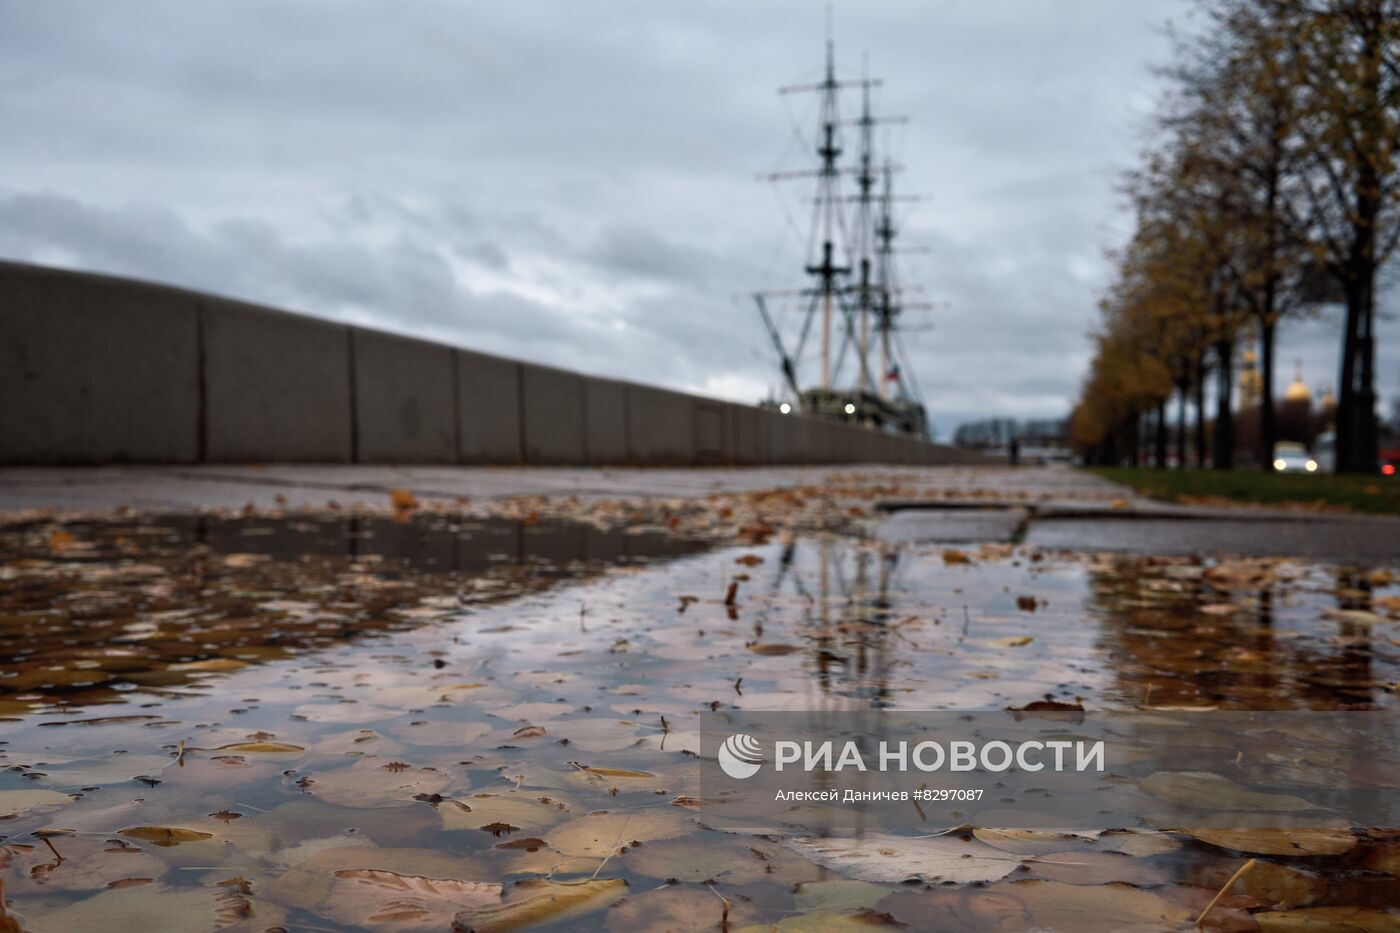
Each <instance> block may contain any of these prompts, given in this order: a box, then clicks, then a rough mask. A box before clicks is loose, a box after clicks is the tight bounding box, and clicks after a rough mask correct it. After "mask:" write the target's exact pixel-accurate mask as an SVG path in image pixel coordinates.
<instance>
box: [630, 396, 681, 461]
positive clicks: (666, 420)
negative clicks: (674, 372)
mask: <svg viewBox="0 0 1400 933" xmlns="http://www.w3.org/2000/svg"><path fill="white" fill-rule="evenodd" d="M694 403H695V399H693V398H692V397H690V396H688V395H682V394H681V393H679V392H668V391H667V390H665V389H653V388H651V387H650V386H640V385H632V384H629V385H628V386H627V418H628V423H627V446H628V449H629V450H630V451H631V455H632V459H633V461H634V462H636V463H677V464H679V463H694V462H695V420H694V410H693V409H694Z"/></svg>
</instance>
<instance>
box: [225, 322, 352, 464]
mask: <svg viewBox="0 0 1400 933" xmlns="http://www.w3.org/2000/svg"><path fill="white" fill-rule="evenodd" d="M201 305H202V315H203V328H202V330H203V336H202V347H203V354H204V392H205V395H204V406H205V414H204V439H205V440H204V451H205V459H207V460H210V461H214V462H223V463H228V462H241V463H246V462H275V461H282V462H297V461H300V462H303V463H305V462H315V463H348V462H350V459H351V457H352V456H353V450H352V430H353V425H352V419H351V401H350V394H351V393H350V333H349V329H348V328H346V327H345V326H343V325H339V324H331V323H328V322H325V321H318V320H315V319H314V318H309V317H304V316H302V315H297V314H285V313H282V312H279V311H269V310H267V309H265V308H259V307H257V306H256V305H249V304H243V303H242V302H237V301H230V300H228V299H224V298H213V297H210V298H204V299H201Z"/></svg>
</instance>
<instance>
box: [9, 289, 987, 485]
mask: <svg viewBox="0 0 1400 933" xmlns="http://www.w3.org/2000/svg"><path fill="white" fill-rule="evenodd" d="M980 459H981V458H980V457H979V456H978V455H976V454H972V453H969V452H966V451H961V450H958V449H956V448H952V447H947V446H944V445H939V444H929V443H925V442H922V441H917V440H910V439H906V438H899V437H894V436H892V435H888V434H883V433H879V432H876V431H871V430H867V429H865V428H859V427H853V426H849V425H842V424H834V423H831V422H826V421H820V420H816V419H812V418H807V417H803V416H799V415H782V414H778V413H777V412H773V411H766V410H763V409H759V408H755V407H751V406H747V405H736V404H732V403H729V402H721V401H716V400H713V399H706V398H699V397H696V396H692V395H685V394H682V393H679V392H671V391H668V390H665V389H658V388H653V387H651V386H644V385H638V384H636V383H630V382H619V381H616V380H612V379H601V378H597V377H593V376H585V375H581V374H579V373H574V372H567V371H565V370H560V369H553V368H551V367H548V366H537V365H534V364H532V363H523V362H518V361H516V360H509V359H504V358H501V357H496V356H488V355H486V354H482V353H475V352H472V351H470V350H462V349H458V348H455V347H450V346H446V345H443V344H438V343H430V342H427V341H423V340H414V339H411V338H408V337H401V336H397V335H394V334H387V333H383V332H380V331H376V330H369V329H367V328H362V327H351V326H348V325H344V324H334V323H330V322H328V321H322V320H318V319H315V318H310V317H305V316H303V315H299V314H291V313H287V312H284V311H276V310H273V309H270V308H263V307H259V306H256V305H251V304H246V303H243V302H239V301H233V300H230V299H227V298H220V297H217V296H213V295H206V294H201V293H198V292H192V291H187V290H184V289H179V288H170V287H167V286H162V285H154V284H151V283H147V282H137V281H132V280H128V279H121V278H113V277H110V276H102V275H92V274H87V273H76V272H68V271H63V270H56V269H47V268H41V267H37V266H28V265H21V264H16V263H3V262H0V463H4V464H91V463H199V462H212V463H249V462H314V463H464V464H467V463H470V464H513V463H531V464H536V463H538V464H636V465H646V464H658V465H661V464H671V465H703V464H774V463H792V464H800V463H857V462H865V463H955V462H978V461H979V460H980Z"/></svg>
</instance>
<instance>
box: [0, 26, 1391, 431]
mask: <svg viewBox="0 0 1400 933" xmlns="http://www.w3.org/2000/svg"><path fill="white" fill-rule="evenodd" d="M1188 10H1189V6H1188V4H1187V3H1186V0H1144V2H1141V3H1131V4H1126V3H1116V2H1112V0H1063V2H1058V3H1055V4H1040V3H1033V2H1029V0H1026V2H1019V0H1018V2H1008V3H993V4H988V3H976V2H973V0H942V2H937V3H933V4H927V5H912V6H911V5H910V4H908V3H905V2H898V0H872V2H869V3H862V4H848V5H843V6H841V7H840V8H838V10H837V14H836V15H837V27H838V28H837V33H838V43H839V46H838V52H839V55H840V60H841V64H842V66H843V70H845V71H846V72H848V73H857V72H859V70H860V55H861V53H862V52H863V51H865V50H869V52H870V62H871V65H870V67H871V71H872V72H873V73H875V74H878V75H879V76H881V77H882V78H884V79H885V82H886V83H885V85H884V86H883V88H881V90H880V92H879V95H880V104H881V106H882V108H883V109H884V110H886V111H889V112H895V113H904V114H908V115H910V116H911V117H912V118H913V123H911V124H910V125H909V126H908V127H907V128H905V129H901V130H900V131H899V132H898V133H896V134H895V136H894V139H895V141H896V142H897V148H898V158H899V160H900V161H901V162H902V163H903V164H904V165H905V166H906V170H905V172H904V173H903V175H902V177H901V185H902V186H903V188H904V190H907V191H916V192H924V193H927V194H928V195H930V199H929V200H927V201H925V202H922V203H919V204H917V205H914V206H913V207H912V208H911V210H910V212H909V214H908V216H907V217H906V218H905V224H904V228H905V231H906V234H907V240H908V241H909V242H910V243H912V244H914V245H922V246H925V247H927V248H928V252H927V253H926V254H918V255H911V256H909V257H907V261H906V263H905V280H906V281H907V282H909V283H910V284H919V285H922V286H923V287H924V288H925V289H926V291H925V294H926V296H927V297H928V298H929V299H931V300H933V301H934V302H935V303H936V304H937V309H936V310H934V311H932V312H913V311H911V312H910V314H909V318H908V323H909V324H910V325H911V327H915V328H916V329H915V330H912V331H911V332H910V333H909V334H908V335H907V339H908V342H909V345H910V348H911V350H912V353H913V356H914V360H915V370H916V373H917V376H918V379H919V381H920V383H921V384H922V385H923V388H924V390H925V394H926V396H927V400H928V403H929V405H930V409H931V411H932V412H933V416H934V419H935V423H936V424H937V425H938V427H939V429H940V431H941V432H943V433H945V434H946V433H947V432H948V431H949V430H950V429H951V427H952V426H953V425H954V424H955V423H956V421H957V420H959V419H962V418H965V417H973V416H983V415H1000V414H1017V415H1027V416H1029V415H1050V414H1057V413H1060V412H1062V411H1063V410H1064V409H1065V408H1066V407H1067V406H1068V404H1069V403H1070V401H1071V400H1072V398H1073V396H1074V394H1075V391H1076V389H1077V385H1078V380H1079V378H1080V374H1081V373H1082V370H1083V367H1084V365H1085V363H1086V361H1087V357H1088V349H1089V348H1088V342H1087V340H1086V336H1085V335H1086V333H1087V331H1088V329H1089V327H1090V326H1091V324H1092V323H1093V320H1094V316H1095V310H1094V307H1095V300H1096V295H1097V292H1098V290H1099V289H1101V288H1102V287H1103V285H1104V284H1105V281H1106V277H1107V275H1108V271H1109V267H1108V266H1107V264H1106V263H1104V261H1103V260H1102V258H1101V251H1102V249H1103V247H1105V246H1110V245H1113V244H1114V243H1115V241H1116V240H1117V238H1118V235H1117V233H1116V232H1115V231H1116V230H1117V228H1119V227H1121V225H1122V210H1121V208H1122V205H1120V204H1119V203H1118V201H1117V198H1116V196H1115V195H1114V193H1113V179H1112V169H1113V168H1114V167H1116V166H1124V165H1127V164H1129V163H1130V162H1131V159H1132V154H1133V147H1134V144H1135V132H1136V130H1137V128H1138V127H1139V126H1140V124H1141V121H1142V118H1143V114H1144V113H1145V111H1146V109H1147V108H1148V107H1149V106H1150V103H1151V100H1152V98H1153V95H1154V94H1155V89H1156V85H1155V83H1154V79H1153V78H1152V77H1151V75H1150V74H1149V72H1148V70H1147V68H1146V64H1147V62H1148V61H1149V60H1160V59H1161V58H1162V57H1163V55H1164V54H1165V42H1164V40H1163V37H1162V36H1161V35H1160V33H1159V31H1158V29H1157V27H1158V26H1160V24H1161V23H1162V22H1163V21H1164V20H1165V19H1167V18H1168V17H1170V16H1175V17H1178V18H1181V17H1183V16H1185V15H1187V11H1188ZM0 18H3V22H4V28H3V29H0V139H3V140H4V143H3V145H0V180H3V181H0V185H3V187H0V255H4V256H6V257H10V258H18V259H26V260H32V261H39V262H47V263H53V264H59V265H71V266H79V267H85V268H93V269H98V270H102V271H108V272H114V273H119V274H127V275H135V276H140V277H146V278H152V279H157V280H161V281H167V282H173V283H177V284H182V285H186V286H190V287H195V288H201V289H208V290H212V291H216V292H220V293H224V294H229V295H234V296H236V297H241V298H245V299H249V300H253V301H261V302H266V303H270V304H274V305H280V306H284V307H289V308H293V309H296V310H301V311H306V312H309V313H313V314H317V315H321V316H325V317H330V318H336V319H342V320H351V321H355V322H360V323H369V324H371V325H374V326H379V327H384V328H388V329H394V330H402V331H410V332H413V333H418V334H421V335H423V336H427V337H433V338H437V339H443V340H450V341H452V342H456V343H459V344H463V345H467V346H472V347H476V348H479V349H482V350H486V351H488V352H497V353H506V354H510V355H513V356H519V357H522V358H528V359H535V360H539V361H542V362H547V363H551V364H555V365H563V366H570V367H575V368H578V369H582V370H585V371H589V372H596V373H602V374H607V375H612V376H618V377H626V378H634V379H639V380H643V381H650V382H656V383H661V384H665V385H670V386H674V387H677V388H683V389H690V390H697V391H708V392H712V393H716V394H721V395H725V396H728V397H734V398H738V399H741V400H748V401H751V400H752V398H753V396H754V395H756V394H759V393H761V392H762V391H764V390H765V388H766V387H767V386H770V385H776V383H777V382H778V379H777V376H776V372H775V368H774V366H773V364H772V360H771V357H770V353H769V350H768V347H767V341H766V338H765V336H764V334H763V332H762V330H761V328H760V326H759V324H758V320H757V315H756V314H755V313H754V311H753V309H752V307H751V305H750V303H749V302H747V301H746V300H744V299H742V298H739V299H736V297H735V296H736V295H742V294H744V293H746V292H748V291H750V290H752V289H753V288H757V287H792V286H796V285H801V284H802V283H801V281H800V279H801V276H800V273H799V269H800V266H801V263H802V261H803V257H802V247H803V244H801V243H800V242H798V241H797V240H796V238H794V237H793V236H792V235H791V233H790V231H788V230H787V228H786V225H785V223H784V220H783V213H782V211H783V209H784V208H786V210H788V211H792V212H794V213H800V212H801V208H802V206H803V200H802V199H803V197H804V196H805V195H804V193H803V192H802V191H801V190H798V189H792V190H787V191H786V192H785V193H783V194H782V195H781V197H780V199H778V200H775V198H774V197H773V195H772V194H770V193H769V192H768V191H767V190H765V188H764V187H763V186H761V185H759V184H756V183H755V182H754V180H753V178H754V174H755V173H756V172H761V171H764V170H766V169H770V168H775V167H778V164H779V163H780V162H783V161H785V163H786V165H787V166H789V167H795V166H796V165H797V164H798V162H799V161H800V159H799V158H798V157H797V156H796V155H794V154H793V151H792V150H793V147H794V146H795V145H796V143H794V142H793V136H792V131H791V128H790V126H789V123H788V113H787V111H786V110H785V104H784V102H783V101H781V100H779V98H778V97H777V96H776V95H775V94H774V87H775V86H776V85H779V84H782V83H786V82H790V81H794V80H805V79H810V78H813V77H815V76H816V75H817V74H818V72H819V69H820V64H821V62H820V56H821V41H822V37H821V30H822V7H821V5H820V4H817V3H813V2H806V0H781V2H774V3H765V4H748V3H739V2H704V3H694V4H669V5H663V6H656V5H652V6H647V7H637V6H636V5H635V4H630V3H626V2H624V0H601V2H596V3H589V4H570V3H553V4H510V5H507V4H459V3H451V2H447V0H423V2H418V3H413V4H398V5H395V6H393V7H386V6H384V5H382V4H377V3H369V2H368V0H299V2H297V3H285V2H280V0H278V2H273V0H239V2H234V0H207V2H202V3H198V4H187V3H178V2H173V0H128V2H125V3H122V4H120V5H115V4H108V3H105V2H100V0H70V2H66V3H63V4H52V3H45V4H40V3H30V2H25V0H0ZM788 103H789V105H790V106H791V108H792V112H793V113H795V114H798V115H802V114H804V113H806V112H807V110H806V108H808V107H810V102H803V101H799V100H796V99H794V100H791V101H789V102H788ZM809 132H810V131H809ZM785 149H786V150H787V151H788V156H787V158H786V160H783V159H782V157H781V154H782V153H783V152H784V150H785ZM782 313H783V315H784V320H786V321H787V322H788V323H789V324H794V323H795V321H796V316H795V312H794V311H793V309H791V308H788V309H785V310H782ZM927 324H932V325H934V329H932V330H931V331H923V330H919V329H917V328H919V327H922V326H924V325H927ZM1384 326H1385V327H1386V328H1388V330H1387V331H1386V332H1383V333H1382V337H1383V339H1387V338H1389V336H1390V334H1391V332H1393V331H1394V325H1393V323H1392V322H1386V323H1385V325H1384ZM1297 337H1298V339H1299V340H1300V341H1301V342H1302V343H1303V345H1305V346H1306V347H1308V348H1309V350H1308V352H1310V353H1314V355H1316V356H1317V357H1318V362H1317V363H1316V364H1314V363H1312V362H1310V363H1309V369H1310V370H1311V368H1312V367H1313V366H1314V365H1316V366H1317V367H1318V369H1319V370H1322V369H1325V368H1327V367H1328V366H1331V365H1334V364H1333V363H1332V362H1323V359H1324V358H1325V357H1326V355H1327V353H1328V352H1331V353H1332V358H1334V357H1335V350H1330V349H1329V347H1328V346H1327V343H1328V340H1329V334H1328V332H1327V330H1326V328H1325V327H1321V326H1315V327H1312V328H1311V329H1308V328H1303V329H1300V330H1299V331H1298V332H1297ZM1290 339H1291V338H1290ZM1394 343H1395V341H1394V340H1393V339H1387V342H1386V343H1383V344H1382V347H1383V349H1384V348H1386V347H1387V346H1393V345H1394ZM1290 346H1292V344H1290ZM1290 352H1292V351H1290ZM814 359H815V355H814V354H813V353H811V352H810V348H809V353H808V354H807V360H808V362H811V361H813V360H814ZM1386 359H1387V363H1386V366H1390V369H1386V368H1385V367H1384V366H1383V367H1382V372H1383V375H1385V377H1386V379H1388V380H1390V379H1391V377H1392V376H1393V371H1394V369H1395V368H1396V367H1394V366H1393V365H1391V361H1390V357H1387V358H1386ZM1310 360H1311V357H1310ZM848 371H849V370H848ZM1318 375H1319V378H1320V377H1321V373H1319V374H1318ZM1387 386H1389V387H1391V388H1392V389H1393V386H1394V382H1393V380H1392V381H1390V382H1388V383H1387Z"/></svg>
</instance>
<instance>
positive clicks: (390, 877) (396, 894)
mask: <svg viewBox="0 0 1400 933" xmlns="http://www.w3.org/2000/svg"><path fill="white" fill-rule="evenodd" d="M334 878H335V880H334V881H333V882H332V885H331V896H330V898H329V899H328V901H327V903H326V906H325V907H323V908H322V910H323V912H324V913H325V914H326V916H328V917H331V918H332V919H334V920H338V921H341V922H344V923H349V924H353V925H355V926H362V927H370V928H371V929H377V930H386V931H417V930H422V931H429V930H431V931H435V933H436V931H441V930H446V929H449V928H450V925H451V923H452V918H453V917H455V916H456V915H457V914H459V913H460V912H462V911H464V910H472V909H476V908H480V907H486V906H488V905H495V904H498V903H499V902H500V899H501V891H502V887H501V885H499V884H496V883H494V882H487V881H456V880H453V879H450V878H425V877H423V876H421V875H401V874H399V873H397V872H392V871H381V870H378V869H373V868H347V869H341V870H340V871H337V872H335V874H334Z"/></svg>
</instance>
